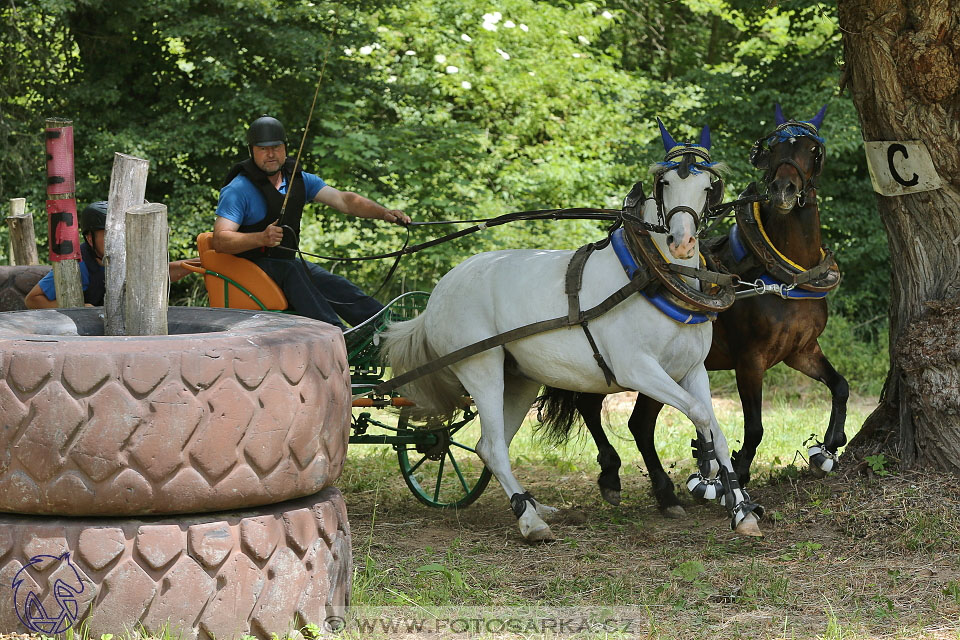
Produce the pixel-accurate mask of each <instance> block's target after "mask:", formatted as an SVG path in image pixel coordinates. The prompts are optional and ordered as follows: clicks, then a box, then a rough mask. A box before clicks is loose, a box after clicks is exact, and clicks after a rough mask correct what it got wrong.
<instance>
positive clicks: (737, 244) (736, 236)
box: [728, 223, 830, 300]
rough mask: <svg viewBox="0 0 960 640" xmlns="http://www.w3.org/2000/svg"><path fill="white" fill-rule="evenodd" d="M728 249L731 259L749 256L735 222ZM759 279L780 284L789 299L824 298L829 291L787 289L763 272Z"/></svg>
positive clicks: (739, 260)
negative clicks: (731, 255) (731, 254)
mask: <svg viewBox="0 0 960 640" xmlns="http://www.w3.org/2000/svg"><path fill="white" fill-rule="evenodd" d="M728 237H729V239H730V250H731V252H732V253H733V259H734V260H736V261H737V262H743V261H744V260H745V259H746V258H747V257H748V256H750V251H749V250H748V249H747V247H746V245H744V243H743V238H741V237H740V227H739V226H738V225H737V224H736V223H735V224H734V225H733V226H732V227H730V234H729V236H728ZM759 280H760V281H761V282H763V283H764V284H767V285H782V287H783V288H782V289H781V290H782V291H785V292H786V298H787V299H790V300H811V299H813V300H820V299H822V298H826V297H827V294H828V293H830V291H807V290H806V289H799V288H793V289H789V290H787V288H786V284H787V283H785V282H781V281H780V280H777V279H776V278H774V277H773V276H771V275H770V274H768V273H763V274H761V275H760V277H759Z"/></svg>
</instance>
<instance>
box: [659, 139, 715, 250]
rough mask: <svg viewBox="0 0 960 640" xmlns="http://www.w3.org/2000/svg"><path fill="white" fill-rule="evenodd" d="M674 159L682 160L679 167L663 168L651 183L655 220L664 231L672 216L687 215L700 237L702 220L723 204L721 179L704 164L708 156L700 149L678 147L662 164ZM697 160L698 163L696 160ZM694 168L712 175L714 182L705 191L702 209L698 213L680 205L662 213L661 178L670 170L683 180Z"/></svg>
mask: <svg viewBox="0 0 960 640" xmlns="http://www.w3.org/2000/svg"><path fill="white" fill-rule="evenodd" d="M676 158H682V160H681V162H680V166H679V167H672V166H668V167H664V169H663V171H659V172H657V174H656V175H655V176H654V182H653V198H654V202H655V203H656V205H657V220H658V221H659V222H660V224H661V225H662V226H663V227H664V228H665V229H668V230H669V229H670V220H672V219H673V216H675V215H677V214H678V213H689V214H690V215H691V216H693V227H694V229H695V230H696V231H697V235H698V236H699V235H700V231H701V226H700V225H701V223H702V222H703V219H704V218H706V217H709V216H710V214H711V212H712V209H713V208H714V207H716V206H717V205H719V204H720V203H721V202H723V178H722V177H721V176H720V174H719V173H717V171H716V170H715V169H714V168H713V167H711V166H709V165H708V164H706V163H709V162H710V155H709V154H708V153H707V152H706V151H705V150H703V149H701V148H700V147H680V146H678V147H677V148H676V149H673V150H671V151H670V152H669V153H667V156H666V157H665V158H664V162H665V163H668V162H673V161H675V160H676ZM698 158H699V161H698V160H697V159H698ZM694 167H695V168H696V170H697V171H706V172H707V173H710V174H711V175H713V176H714V177H715V178H716V180H711V181H710V187H709V188H708V189H707V198H706V200H705V201H704V203H703V208H702V209H701V210H700V211H696V210H694V209H693V207H688V206H686V205H683V204H680V205H677V206H675V207H673V208H671V209H670V210H669V211H667V212H666V213H664V211H663V176H664V174H666V173H667V171H670V170H671V169H676V170H677V174H678V175H680V177H681V178H685V177H686V175H684V174H687V175H688V174H689V172H690V170H691V169H692V168H694Z"/></svg>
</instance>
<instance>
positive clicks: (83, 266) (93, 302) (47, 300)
mask: <svg viewBox="0 0 960 640" xmlns="http://www.w3.org/2000/svg"><path fill="white" fill-rule="evenodd" d="M79 222H80V235H82V236H83V242H81V243H80V282H81V285H82V286H83V303H84V304H85V305H86V306H88V307H102V306H103V298H104V295H105V294H106V290H107V289H106V285H105V276H106V274H105V272H104V269H103V252H104V246H103V243H104V236H105V235H106V232H105V231H104V229H105V228H106V226H107V201H106V200H101V201H100V202H94V203H93V204H91V205H89V206H87V208H86V209H84V210H83V211H81V212H80V215H79ZM184 263H187V264H190V265H193V266H197V267H199V266H200V260H199V259H198V258H193V259H190V260H176V261H174V262H171V263H170V282H176V281H177V280H180V279H181V278H184V277H186V276H188V275H190V273H191V271H190V270H188V269H187V268H186V267H184V266H183V265H184ZM23 304H24V305H25V306H26V307H27V309H55V308H57V306H58V305H57V289H56V286H55V285H54V281H53V271H50V272H49V273H47V275H45V276H43V277H42V278H41V279H40V282H38V283H37V284H36V285H34V287H33V289H31V290H30V291H29V293H27V296H26V297H25V298H24V300H23Z"/></svg>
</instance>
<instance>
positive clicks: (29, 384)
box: [0, 307, 352, 640]
mask: <svg viewBox="0 0 960 640" xmlns="http://www.w3.org/2000/svg"><path fill="white" fill-rule="evenodd" d="M102 312H103V310H102V309H99V308H87V309H67V310H47V311H22V312H10V313H3V314H0V512H2V513H0V633H9V632H13V631H19V632H27V631H33V632H40V633H45V634H55V633H59V632H63V631H65V630H66V627H69V626H74V625H80V624H85V625H86V628H87V629H88V630H89V632H90V633H91V634H103V633H114V634H116V633H124V632H126V631H130V632H133V631H136V630H138V629H143V630H146V631H147V632H148V633H152V634H159V633H160V632H162V631H163V630H164V629H167V630H168V631H170V632H171V633H173V634H181V635H182V637H184V638H198V637H199V638H217V639H218V640H219V639H220V638H230V637H240V636H242V635H248V634H249V635H254V636H257V637H260V638H264V639H266V638H269V637H270V636H271V634H274V633H276V634H277V635H279V636H281V637H282V636H283V635H284V634H286V633H289V632H291V631H295V630H297V629H299V628H302V627H305V626H307V625H317V627H319V628H321V629H323V628H324V624H325V621H327V620H328V619H331V618H334V619H338V620H339V619H342V617H343V613H344V609H345V607H346V606H347V605H348V604H349V596H350V580H351V575H352V555H351V546H350V529H349V524H348V521H347V515H346V507H345V505H344V501H343V496H342V495H341V494H340V492H339V491H338V490H337V489H335V488H333V487H332V484H333V482H334V481H336V479H337V478H338V477H339V475H340V472H341V471H342V468H343V462H344V458H345V455H346V446H347V438H348V436H349V423H350V384H349V370H348V367H347V363H346V353H345V349H344V345H343V338H342V336H341V334H340V331H339V330H337V329H336V328H334V327H331V326H330V325H326V324H323V323H320V322H316V321H313V320H309V319H306V318H301V317H298V316H289V315H283V314H274V313H256V312H247V311H234V310H226V309H206V308H175V307H171V308H170V309H169V314H168V319H169V326H170V335H168V336H152V337H136V338H134V337H104V336H103V335H102V326H103V323H102ZM8 588H9V589H8Z"/></svg>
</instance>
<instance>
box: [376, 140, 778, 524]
mask: <svg viewBox="0 0 960 640" xmlns="http://www.w3.org/2000/svg"><path fill="white" fill-rule="evenodd" d="M663 136H664V147H665V149H667V151H668V155H667V157H666V158H665V161H664V163H661V165H660V169H658V171H657V172H656V197H655V198H647V199H645V200H642V199H638V200H637V203H636V204H637V206H642V208H643V212H642V215H643V221H642V222H643V224H645V225H647V226H646V227H644V228H645V229H648V230H649V231H650V233H651V236H653V235H656V236H657V237H658V240H657V243H658V244H657V246H656V251H658V252H659V253H660V255H661V256H667V255H670V256H672V258H673V259H672V260H671V262H673V263H675V264H676V265H677V268H684V269H695V270H698V272H699V267H700V260H699V254H698V253H697V244H696V238H697V230H698V226H699V223H700V221H702V220H703V218H704V217H705V215H706V213H707V211H708V202H707V198H708V195H710V194H713V193H718V191H717V189H722V186H721V185H720V184H719V182H718V181H715V180H713V177H714V174H715V173H716V171H715V170H714V169H713V168H712V167H713V165H714V164H715V163H712V162H710V159H709V154H708V150H709V147H710V143H709V130H708V129H707V128H706V127H705V128H704V131H703V133H702V134H701V142H700V144H699V145H677V144H676V143H675V142H673V140H672V138H669V135H668V134H666V132H665V130H664V131H663ZM640 195H642V194H640ZM711 197H712V196H711ZM638 198H639V196H638ZM636 215H637V214H636V213H635V212H634V213H631V216H634V217H632V218H631V221H632V222H631V224H635V225H637V224H640V222H638V221H637V220H636ZM616 246H621V245H615V243H613V242H603V243H598V244H596V245H593V246H592V247H588V248H584V250H583V251H581V252H574V251H549V250H541V249H525V250H522V249H521V250H508V251H493V252H488V253H482V254H478V255H475V256H473V257H471V258H469V259H467V260H466V261H464V262H463V263H461V264H460V265H458V266H456V267H454V268H453V269H452V270H451V271H450V272H449V273H447V274H446V275H445V276H444V277H443V278H441V280H440V282H438V283H437V286H436V287H435V288H434V290H433V294H432V295H431V297H430V302H429V303H428V304H427V308H426V309H425V310H424V312H423V313H422V314H421V315H420V316H418V317H417V318H415V319H413V320H409V321H406V322H400V323H397V324H395V325H393V326H391V327H390V328H389V329H388V330H387V331H386V333H385V334H384V336H385V342H384V345H385V346H384V353H386V355H387V358H388V361H389V363H390V365H391V367H392V368H393V372H394V375H398V376H400V375H403V376H404V382H402V383H400V382H398V383H396V384H398V385H401V388H402V389H403V390H404V393H405V395H407V396H408V397H409V398H411V400H413V402H415V403H416V405H417V407H418V408H424V409H426V410H429V411H432V412H434V413H436V414H437V415H444V414H449V413H451V412H453V411H455V410H456V409H457V407H458V406H460V404H458V403H461V401H462V391H466V392H467V393H468V394H469V395H471V396H472V397H473V400H474V402H475V403H476V406H477V411H478V413H479V414H480V425H481V437H480V441H479V442H478V444H477V453H478V454H479V455H480V457H481V459H483V461H484V462H485V463H486V465H487V467H488V468H489V469H490V471H491V472H492V473H493V474H494V475H495V476H496V477H497V479H498V480H499V481H500V484H501V486H502V487H503V489H504V491H505V492H506V494H507V497H508V498H509V499H510V502H511V507H512V508H513V509H514V513H515V514H516V516H517V520H518V524H519V527H520V532H521V534H522V535H523V537H524V538H525V539H526V540H528V541H542V540H549V539H552V538H553V534H552V532H551V531H550V527H549V526H548V525H547V523H546V522H544V520H543V519H542V518H543V516H544V515H546V514H547V512H548V511H551V509H549V508H548V507H545V506H544V505H540V504H538V503H537V502H536V500H534V499H533V498H532V496H530V495H529V493H527V492H526V491H524V488H523V487H522V486H521V485H520V483H519V482H518V481H517V479H516V478H515V477H514V475H513V472H512V470H511V465H510V457H509V452H508V448H509V445H510V442H511V440H512V439H513V437H514V435H515V434H516V432H517V429H519V427H520V424H521V422H522V421H523V417H524V415H525V414H526V413H527V411H528V410H529V409H530V407H531V405H532V403H533V400H534V399H535V397H536V395H537V392H538V387H539V386H540V385H549V386H553V387H556V388H559V389H565V390H569V391H574V392H587V393H615V392H619V391H626V390H631V389H632V390H637V391H640V392H641V393H644V394H646V395H648V396H649V397H651V398H652V399H654V400H656V401H658V402H662V403H665V404H670V405H672V406H674V407H676V408H678V409H679V410H680V411H682V412H683V413H684V414H686V415H687V416H688V417H690V419H691V421H692V422H693V423H694V425H695V426H696V427H697V431H698V433H699V434H700V437H701V438H702V439H703V440H704V441H705V442H709V443H713V444H714V450H715V455H716V456H717V463H718V466H717V467H712V470H713V469H715V468H719V470H720V471H719V475H720V477H721V480H722V481H723V482H724V485H723V486H724V490H725V492H726V494H727V495H728V496H729V502H728V504H730V505H731V506H730V507H728V508H730V509H731V512H732V514H733V520H734V522H733V524H734V528H736V529H737V531H738V532H740V533H743V534H745V535H758V534H759V528H758V527H757V524H756V523H757V516H758V515H759V513H760V511H759V509H757V508H756V507H755V506H753V505H751V504H750V503H749V502H748V500H747V498H746V494H745V493H744V492H743V491H742V490H741V489H740V488H739V486H737V485H736V476H735V474H733V473H732V467H731V465H730V460H729V454H728V452H727V445H726V440H724V438H723V436H722V434H721V433H720V429H719V426H718V425H717V422H716V419H715V418H714V416H713V410H712V407H711V405H710V391H709V387H708V380H707V376H706V371H705V370H704V367H703V362H704V359H705V358H706V357H707V352H708V351H709V349H710V343H711V338H712V326H711V324H710V323H709V322H700V323H698V322H693V323H690V322H688V321H689V320H692V319H693V316H691V315H689V314H687V315H681V316H680V317H675V316H674V315H668V314H667V313H666V312H664V311H662V310H661V309H660V308H659V307H658V306H655V304H654V302H653V301H651V299H650V298H648V297H647V296H646V294H645V293H644V294H641V293H638V292H637V289H636V288H635V287H638V288H639V287H642V286H644V284H643V283H644V282H645V278H644V277H639V278H634V277H633V275H629V276H628V273H632V272H631V271H630V269H629V268H627V266H626V265H625V264H624V263H622V262H621V260H620V257H618V255H619V254H618V249H617V248H616ZM621 248H622V246H621ZM623 250H627V249H623ZM578 257H581V258H582V261H580V262H579V264H580V265H581V267H582V268H580V269H579V270H577V269H572V268H568V267H570V265H574V264H577V260H576V258H578ZM587 257H588V259H587ZM685 273H686V272H685ZM684 277H688V279H689V278H691V277H692V276H684ZM571 282H573V283H575V284H576V289H575V290H571V289H569V288H568V285H569V284H570V283H571ZM686 286H687V288H688V289H689V290H690V291H692V290H693V289H691V288H690V287H692V286H693V285H691V284H690V283H689V282H688V283H687V285H686ZM731 295H732V294H731ZM588 310H599V311H597V312H596V313H595V314H592V315H591V314H590V313H589V311H588ZM587 316H589V320H588V318H587ZM706 319H707V318H706V317H704V318H703V320H706ZM588 322H589V329H587V323H588ZM545 326H547V327H549V328H543V327H545ZM531 328H533V329H532V330H531ZM528 330H529V332H528ZM501 340H502V341H501ZM475 347H476V348H479V349H485V350H483V351H480V352H479V353H476V352H475V351H474V348H475ZM508 353H509V357H508V356H507V354H508ZM469 354H473V355H469ZM458 357H459V358H462V359H460V360H459V361H458V360H456V359H455V358H458ZM598 362H600V363H604V364H603V366H602V367H601V366H598ZM691 372H693V373H691ZM679 380H683V381H684V384H686V385H687V386H689V387H690V392H688V391H687V390H685V389H684V388H683V387H682V386H681V385H680V384H679V383H678V382H677V381H679ZM687 381H689V384H687ZM531 506H532V507H533V508H532V509H531V508H530V507H531Z"/></svg>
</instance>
